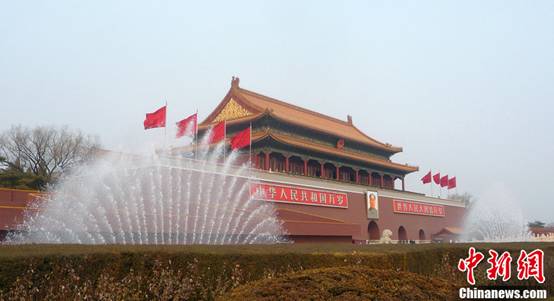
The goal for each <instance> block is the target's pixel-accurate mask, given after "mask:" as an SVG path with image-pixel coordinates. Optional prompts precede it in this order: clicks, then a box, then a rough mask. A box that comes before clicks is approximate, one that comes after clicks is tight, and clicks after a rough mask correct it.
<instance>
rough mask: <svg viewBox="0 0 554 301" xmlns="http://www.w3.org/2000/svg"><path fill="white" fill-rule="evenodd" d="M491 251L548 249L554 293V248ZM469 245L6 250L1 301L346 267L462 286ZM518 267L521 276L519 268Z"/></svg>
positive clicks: (132, 293) (206, 284)
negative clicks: (430, 278) (419, 276)
mask: <svg viewBox="0 0 554 301" xmlns="http://www.w3.org/2000/svg"><path fill="white" fill-rule="evenodd" d="M491 247H492V248H494V249H496V250H497V251H502V250H511V251H512V252H513V253H514V256H517V254H516V253H517V252H519V250H520V249H521V248H525V249H526V250H531V249H534V248H537V247H540V248H542V249H543V250H544V251H545V252H546V259H545V269H546V277H547V284H546V285H544V286H545V287H548V288H549V290H550V294H553V292H554V290H553V287H552V284H550V283H552V282H553V281H552V280H553V279H554V256H552V255H553V254H554V244H491V245H479V246H478V248H479V249H481V250H482V251H484V252H485V251H486V250H487V249H488V248H491ZM467 248H468V246H467V245H413V246H410V245H408V246H401V245H379V246H351V245H278V246H175V247H170V246H73V245H69V246H65V245H58V246H52V245H46V246H43V245H35V246H2V247H0V294H1V295H0V297H1V298H0V299H4V298H6V299H16V298H17V299H21V298H22V299H49V300H67V299H84V298H85V297H90V298H92V299H100V300H102V299H105V300H110V299H120V300H121V299H125V300H146V299H151V298H152V297H157V298H159V299H174V298H178V299H188V300H212V299H214V298H216V297H217V296H222V295H224V294H226V293H227V292H229V291H230V290H231V289H233V288H236V287H237V286H240V285H243V284H246V283H248V282H251V281H255V280H260V279H267V278H273V277H278V276H281V275H284V274H287V273H291V272H298V271H302V270H308V269H315V268H326V267H340V266H364V267H369V268H374V269H392V270H395V271H409V272H415V273H418V274H422V275H427V276H434V277H440V278H443V279H448V280H449V281H452V283H457V284H460V285H463V284H464V282H463V281H464V279H465V278H464V277H465V276H464V274H463V273H460V272H458V271H457V269H456V264H457V262H458V260H459V259H460V258H462V257H466V256H467ZM516 258H517V257H516ZM514 262H515V259H514ZM513 264H514V263H513ZM486 265H487V264H486V262H482V263H481V265H480V268H481V271H479V272H477V274H476V275H477V277H478V279H479V281H485V280H484V279H483V277H481V274H482V275H484V270H485V268H486ZM513 269H514V270H513V275H515V273H514V271H515V266H514V267H513ZM513 278H515V277H513ZM516 280H517V279H516ZM512 282H513V283H514V284H515V285H521V283H520V282H517V281H515V282H514V281H512ZM478 283H484V282H478ZM530 284H532V282H530Z"/></svg>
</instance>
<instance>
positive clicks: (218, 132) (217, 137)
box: [208, 120, 225, 144]
mask: <svg viewBox="0 0 554 301" xmlns="http://www.w3.org/2000/svg"><path fill="white" fill-rule="evenodd" d="M223 139H225V120H223V121H221V122H219V123H218V124H216V125H215V126H213V127H212V130H211V133H210V139H208V144H212V143H218V142H219V141H221V140H223Z"/></svg>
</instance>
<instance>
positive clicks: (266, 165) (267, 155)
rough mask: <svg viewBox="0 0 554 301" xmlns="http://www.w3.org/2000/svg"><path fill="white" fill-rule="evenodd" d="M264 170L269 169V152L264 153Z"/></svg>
mask: <svg viewBox="0 0 554 301" xmlns="http://www.w3.org/2000/svg"><path fill="white" fill-rule="evenodd" d="M265 170H269V153H265Z"/></svg>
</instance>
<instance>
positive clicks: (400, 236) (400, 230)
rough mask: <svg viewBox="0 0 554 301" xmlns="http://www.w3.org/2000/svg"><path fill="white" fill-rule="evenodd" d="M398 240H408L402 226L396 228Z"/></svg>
mask: <svg viewBox="0 0 554 301" xmlns="http://www.w3.org/2000/svg"><path fill="white" fill-rule="evenodd" d="M398 240H399V241H401V242H404V241H407V240H408V234H407V233H406V229H404V226H400V228H398Z"/></svg>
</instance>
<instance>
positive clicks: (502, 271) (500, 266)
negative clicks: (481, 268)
mask: <svg viewBox="0 0 554 301" xmlns="http://www.w3.org/2000/svg"><path fill="white" fill-rule="evenodd" d="M489 254H490V256H491V257H489V259H488V260H487V262H488V263H490V265H491V267H490V268H489V269H488V270H487V277H488V278H489V279H490V280H496V278H498V276H502V281H508V280H510V277H512V266H511V265H510V264H511V263H512V256H511V255H510V253H508V251H506V252H504V253H502V255H501V256H500V257H498V252H496V251H495V250H489Z"/></svg>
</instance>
